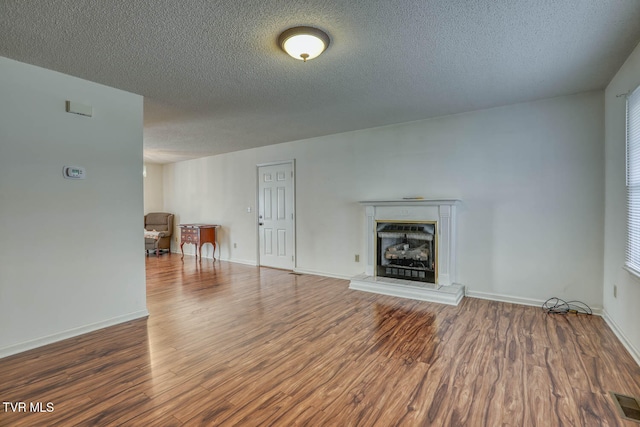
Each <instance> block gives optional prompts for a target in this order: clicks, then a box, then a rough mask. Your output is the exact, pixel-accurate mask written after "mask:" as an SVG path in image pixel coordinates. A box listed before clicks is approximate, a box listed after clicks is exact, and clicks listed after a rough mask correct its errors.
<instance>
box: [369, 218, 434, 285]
mask: <svg viewBox="0 0 640 427" xmlns="http://www.w3.org/2000/svg"><path fill="white" fill-rule="evenodd" d="M436 227H437V223H436V222H432V221H411V222H405V221H377V222H376V276H378V277H390V278H396V279H405V280H412V281H416V282H426V283H438V282H437V265H438V261H437V250H436V248H437V247H438V246H437V242H436V236H437V233H436Z"/></svg>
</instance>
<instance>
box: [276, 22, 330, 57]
mask: <svg viewBox="0 0 640 427" xmlns="http://www.w3.org/2000/svg"><path fill="white" fill-rule="evenodd" d="M278 44H279V45H280V47H281V48H282V50H284V51H285V52H287V53H288V54H289V55H291V56H292V57H293V58H295V59H300V60H302V61H304V62H307V60H308V59H313V58H317V57H318V56H319V55H320V54H321V53H322V52H324V51H325V49H326V48H327V47H329V36H328V35H327V33H325V32H324V31H322V30H319V29H317V28H314V27H293V28H289V29H288V30H286V31H285V32H283V33H282V34H280V37H278Z"/></svg>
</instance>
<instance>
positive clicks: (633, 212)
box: [625, 87, 640, 276]
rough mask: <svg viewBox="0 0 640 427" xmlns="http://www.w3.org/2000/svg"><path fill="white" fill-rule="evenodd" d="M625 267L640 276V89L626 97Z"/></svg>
mask: <svg viewBox="0 0 640 427" xmlns="http://www.w3.org/2000/svg"><path fill="white" fill-rule="evenodd" d="M625 267H626V268H627V269H628V270H630V271H631V272H632V273H634V274H635V275H637V276H640V87H638V88H636V90H634V91H633V92H632V93H631V94H630V95H628V97H627V251H626V260H625Z"/></svg>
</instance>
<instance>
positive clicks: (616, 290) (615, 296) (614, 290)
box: [613, 285, 618, 298]
mask: <svg viewBox="0 0 640 427" xmlns="http://www.w3.org/2000/svg"><path fill="white" fill-rule="evenodd" d="M613 297H614V298H618V286H616V285H613Z"/></svg>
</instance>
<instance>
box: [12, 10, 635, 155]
mask: <svg viewBox="0 0 640 427" xmlns="http://www.w3.org/2000/svg"><path fill="white" fill-rule="evenodd" d="M639 23H640V1H639V0H562V1H560V0H402V1H396V2H394V1H389V0H350V1H345V0H304V1H303V0H269V1H265V0H219V1H205V0H131V1H122V0H100V1H89V0H2V1H0V56H5V57H8V58H12V59H15V60H18V61H22V62H26V63H30V64H34V65H38V66H41V67H45V68H49V69H53V70H57V71H61V72H63V73H66V74H71V75H74V76H78V77H81V78H84V79H87V80H91V81H94V82H98V83H102V84H105V85H108V86H113V87H117V88H120V89H124V90H127V91H130V92H134V93H137V94H140V95H143V96H144V97H145V103H144V106H145V113H144V118H145V119H144V153H145V160H147V161H155V162H158V163H166V162H172V161H177V160H183V159H188V158H195V157H202V156H207V155H212V154H219V153H225V152H230V151H236V150H242V149H246V148H251V147H257V146H262V145H268V144H274V143H279V142H285V141H292V140H297V139H304V138H310V137H314V136H321V135H327V134H332V133H338V132H344V131H348V130H355V129H363V128H368V127H373V126H381V125H386V124H392V123H400V122H407V121H411V120H418V119H424V118H429V117H435V116H441V115H445V114H452V113H459V112H464V111H471V110H477V109H480V108H487V107H494V106H499V105H507V104H512V103H516V102H522V101H528V100H533V99H540V98H546V97H553V96H559V95H565V94H571V93H577V92H582V91H587V90H593V89H601V88H604V87H605V86H606V84H607V83H608V82H609V80H610V79H611V78H612V77H613V75H614V74H615V72H616V71H617V70H618V68H619V67H620V66H621V65H622V63H623V62H624V60H625V59H626V57H627V56H628V55H629V54H630V53H631V51H632V50H633V48H634V47H635V46H636V45H637V44H638V42H639V41H640V25H639ZM297 25H312V26H316V27H319V28H321V29H324V30H325V31H326V32H327V33H328V34H329V35H330V37H331V46H330V47H329V49H328V50H327V51H326V52H325V53H324V54H323V55H322V56H320V57H319V58H317V59H314V60H312V61H310V62H307V63H303V62H301V61H297V60H294V59H292V58H290V57H288V56H287V55H286V54H284V53H283V52H282V51H281V50H280V49H279V47H278V46H277V44H276V39H277V37H278V35H279V34H280V33H281V32H282V31H283V30H285V29H287V28H289V27H293V26H297ZM0 78H1V76H0Z"/></svg>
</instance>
